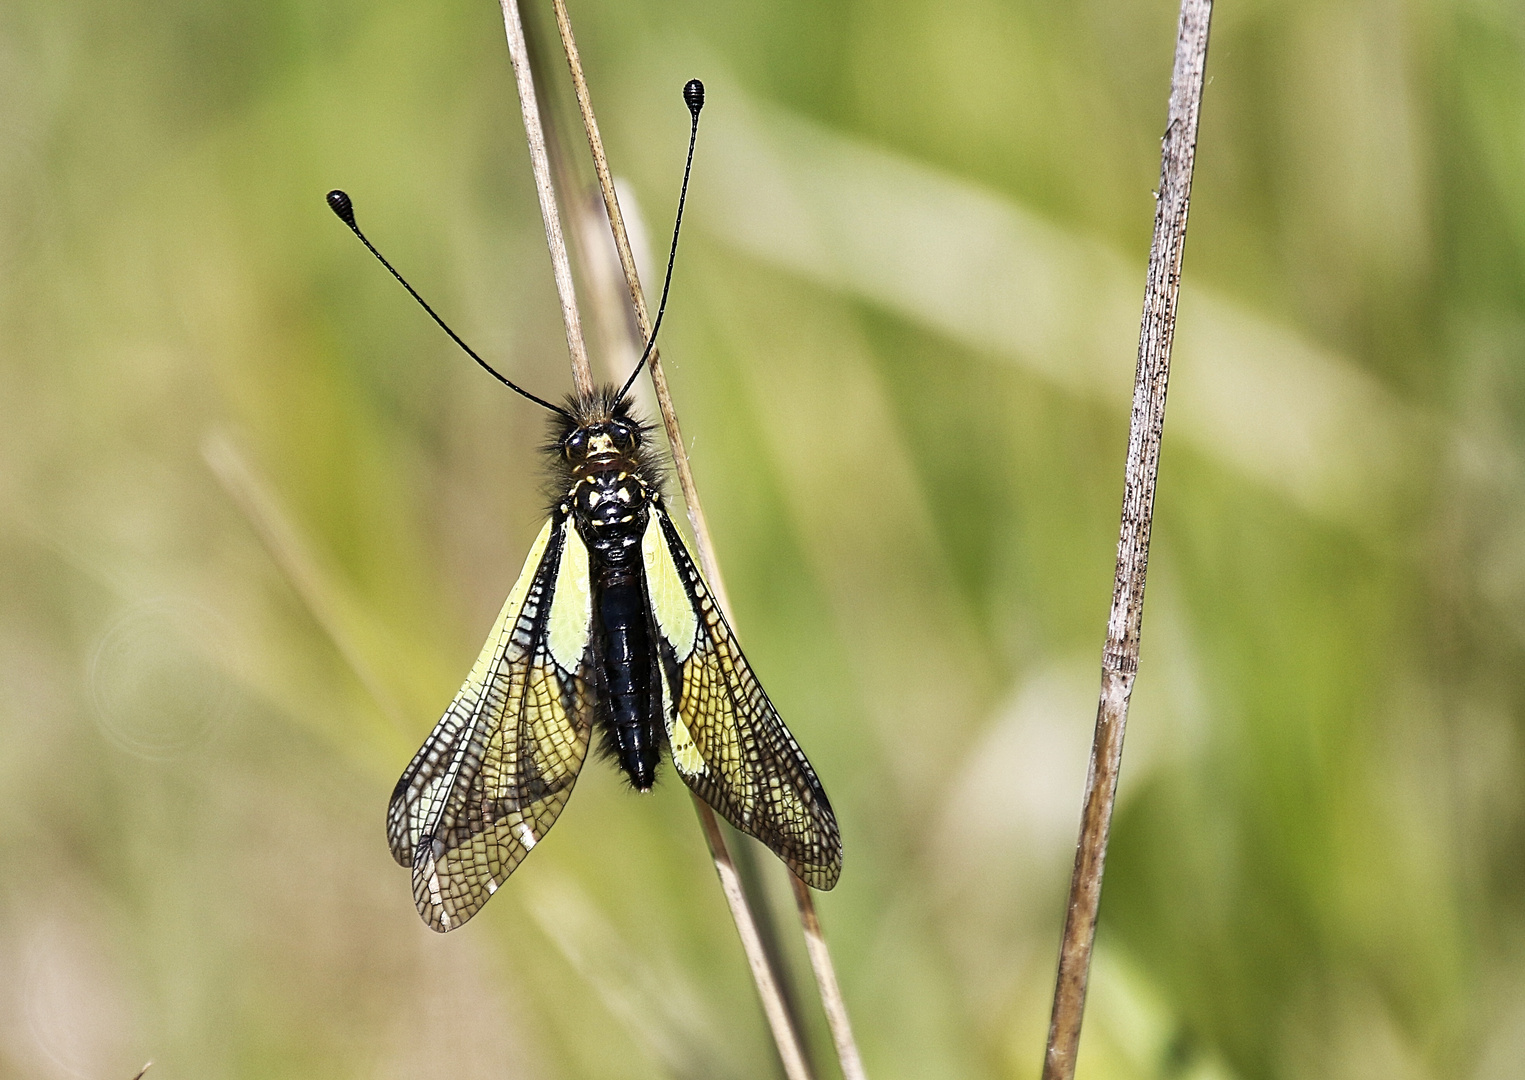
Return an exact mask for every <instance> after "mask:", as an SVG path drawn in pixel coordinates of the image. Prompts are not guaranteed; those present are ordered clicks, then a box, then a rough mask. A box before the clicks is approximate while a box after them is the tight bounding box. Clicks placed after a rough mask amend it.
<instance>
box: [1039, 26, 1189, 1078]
mask: <svg viewBox="0 0 1525 1080" xmlns="http://www.w3.org/2000/svg"><path fill="white" fill-rule="evenodd" d="M1211 18H1212V0H1181V23H1180V31H1179V34H1178V36H1177V39H1176V55H1175V69H1174V72H1173V73H1172V76H1171V81H1170V113H1169V120H1168V123H1167V124H1166V127H1165V137H1164V139H1163V140H1162V146H1161V153H1160V190H1159V194H1158V197H1157V198H1158V201H1157V203H1156V206H1155V215H1154V240H1153V242H1152V243H1151V245H1150V248H1149V278H1148V282H1147V284H1146V285H1145V288H1144V313H1143V320H1142V324H1141V326H1140V328H1139V341H1138V369H1137V373H1136V375H1135V378H1134V384H1133V413H1132V416H1131V418H1130V421H1129V425H1128V463H1127V470H1126V473H1125V477H1124V481H1123V513H1122V526H1121V529H1120V533H1119V536H1118V541H1117V573H1116V576H1115V578H1114V579H1113V585H1112V610H1111V613H1110V614H1109V615H1108V617H1107V644H1106V648H1105V649H1104V650H1103V652H1102V664H1101V698H1100V701H1099V703H1098V705H1097V711H1096V735H1095V739H1094V741H1093V743H1092V745H1091V768H1090V774H1089V776H1088V777H1087V778H1086V794H1085V808H1084V811H1083V813H1082V817H1081V824H1080V842H1079V844H1078V845H1077V848H1076V851H1075V873H1074V876H1073V877H1072V878H1071V880H1070V900H1069V910H1068V912H1067V914H1066V916H1065V921H1064V937H1063V939H1062V940H1061V943H1060V946H1059V973H1058V977H1057V979H1056V983H1055V986H1054V1011H1053V1015H1052V1018H1051V1020H1050V1022H1049V1031H1048V1049H1047V1052H1046V1054H1045V1056H1044V1061H1043V1080H1070V1078H1071V1077H1073V1076H1074V1075H1075V1053H1076V1050H1077V1049H1078V1048H1079V1046H1080V1022H1081V1018H1082V1016H1083V1015H1084V1013H1085V996H1086V980H1087V977H1088V976H1089V974H1090V967H1091V947H1092V945H1093V943H1094V941H1095V938H1096V913H1097V909H1098V906H1099V905H1100V903H1101V879H1102V870H1103V867H1104V864H1105V862H1106V856H1107V834H1108V832H1109V830H1110V828H1111V823H1112V805H1113V801H1114V798H1115V796H1116V794H1117V773H1118V768H1119V766H1120V765H1121V763H1122V753H1123V730H1124V728H1125V727H1126V726H1127V722H1128V700H1129V697H1130V696H1131V695H1132V693H1133V681H1134V678H1135V676H1136V675H1137V673H1138V653H1139V631H1140V628H1141V626H1142V623H1143V615H1144V576H1145V572H1146V571H1147V569H1148V566H1149V526H1150V522H1151V520H1152V518H1153V515H1154V485H1155V478H1156V475H1157V474H1158V471H1159V462H1160V437H1161V435H1162V434H1163V433H1164V428H1165V389H1166V384H1167V383H1168V381H1169V378H1170V345H1171V339H1172V337H1173V335H1174V333H1175V317H1176V295H1177V292H1178V291H1179V288H1180V281H1181V252H1182V248H1183V245H1184V244H1185V241H1186V214H1187V210H1188V209H1189V206H1190V202H1191V173H1192V165H1193V163H1194V161H1195V159H1196V149H1197V117H1198V112H1199V110H1200V108H1201V104H1202V77H1203V71H1204V69H1205V67H1206V63H1207V32H1208V24H1209V22H1210V20H1211Z"/></svg>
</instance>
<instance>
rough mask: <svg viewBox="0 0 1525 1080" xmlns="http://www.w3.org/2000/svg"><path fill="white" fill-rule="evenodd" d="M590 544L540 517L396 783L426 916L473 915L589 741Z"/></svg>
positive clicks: (437, 919) (538, 825)
mask: <svg viewBox="0 0 1525 1080" xmlns="http://www.w3.org/2000/svg"><path fill="white" fill-rule="evenodd" d="M591 626H592V600H591V590H590V587H589V578H588V551H587V548H586V547H584V546H583V543H582V540H581V538H579V536H578V535H577V529H576V528H574V527H573V526H572V524H571V519H570V518H569V517H568V516H567V515H566V514H565V513H563V512H561V511H557V513H556V514H554V515H553V516H552V518H551V520H550V521H548V522H546V525H545V528H544V529H542V530H541V532H540V535H539V537H538V538H537V539H536V540H535V544H534V546H533V547H532V548H531V549H530V553H529V558H528V559H526V560H525V563H524V570H523V572H522V573H521V574H520V575H519V580H518V582H517V583H515V585H514V588H513V591H512V592H510V593H509V597H508V602H507V603H506V604H504V605H503V612H502V614H500V615H499V616H498V621H497V623H496V624H495V625H494V627H493V631H492V635H491V636H490V637H489V638H488V639H487V644H486V645H485V646H484V647H483V649H482V654H481V656H479V657H478V658H477V662H476V665H475V666H474V667H473V668H472V669H471V674H470V675H469V676H468V677H467V679H466V683H465V685H464V686H462V687H461V689H460V691H459V692H458V693H457V694H456V695H455V700H454V701H452V702H451V703H450V708H449V709H447V710H446V711H445V715H444V716H443V717H442V718H441V719H440V722H439V724H438V726H436V727H435V729H434V732H433V734H431V735H430V736H429V738H428V740H427V741H426V742H425V743H424V745H423V748H422V749H420V750H419V752H418V754H417V755H416V756H415V757H414V758H413V761H412V763H411V764H410V765H409V766H408V768H407V770H406V771H405V772H404V773H403V774H402V779H400V780H399V781H398V782H397V787H396V789H395V790H394V791H393V792H392V802H391V805H390V807H389V808H388V810H387V839H388V840H389V841H390V843H391V847H392V855H393V857H394V858H396V860H397V861H398V862H399V863H401V864H402V865H403V866H410V867H412V869H413V898H414V900H415V901H416V902H417V904H418V911H419V914H420V915H422V916H423V918H424V922H426V923H428V924H429V926H430V927H431V928H433V929H435V930H439V931H442V932H443V931H445V930H453V929H454V928H455V927H457V926H460V925H461V924H462V923H464V922H465V921H466V920H467V919H469V918H471V916H473V915H474V914H476V912H477V910H478V909H479V908H481V906H482V905H483V904H485V903H486V902H487V899H488V897H490V896H491V895H492V894H493V893H494V892H496V891H497V889H498V886H499V885H501V884H502V883H503V881H504V879H505V878H507V877H508V875H509V874H511V873H513V871H514V868H515V867H517V866H518V865H519V863H520V862H521V861H523V859H524V857H525V856H526V855H527V854H529V852H530V849H531V848H533V847H534V846H535V845H536V844H537V843H539V842H540V840H541V839H543V838H544V837H545V834H546V832H547V831H548V830H549V829H550V827H551V825H552V824H553V823H554V822H555V821H556V817H557V815H558V814H560V813H561V808H562V807H563V806H564V805H566V801H567V798H568V796H570V795H571V793H572V785H573V784H574V783H575V782H576V780H577V774H578V771H579V770H580V769H581V768H582V763H583V759H584V757H585V756H586V755H587V751H588V735H589V730H590V727H591V723H590V721H591V718H592V714H593V701H592V693H593V684H592V681H591V680H590V678H589V677H588V673H587V671H586V669H585V657H586V656H587V651H588V650H587V647H588V640H589V637H590V634H591Z"/></svg>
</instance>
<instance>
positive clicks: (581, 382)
mask: <svg viewBox="0 0 1525 1080" xmlns="http://www.w3.org/2000/svg"><path fill="white" fill-rule="evenodd" d="M500 4H501V6H502V8H503V27H504V31H505V33H506V35H507V38H508V54H509V60H510V62H511V63H512V65H513V69H514V78H515V81H516V83H517V84H518V90H519V103H520V107H521V109H522V111H523V114H524V130H525V137H526V140H527V142H528V145H529V152H530V162H531V164H532V167H533V169H534V174H535V188H536V191H537V193H538V195H539V198H540V212H541V216H542V217H543V218H544V219H545V235H546V243H547V245H548V246H549V248H550V251H551V261H552V264H553V266H554V269H555V276H556V291H557V295H558V296H559V297H560V300H561V312H562V319H563V321H564V322H565V324H566V332H567V349H568V352H569V354H570V356H571V364H572V376H573V381H574V383H575V384H576V387H577V391H578V393H579V394H592V393H593V390H594V384H593V373H592V369H591V367H590V366H589V363H588V354H587V349H586V346H585V345H584V343H583V337H582V327H581V322H580V320H579V317H578V311H577V298H576V295H575V292H574V290H573V285H572V272H571V265H570V262H569V259H568V256H567V248H566V242H565V240H564V239H563V236H562V231H561V219H560V215H559V213H558V211H557V207H556V193H555V188H554V186H553V185H552V182H551V165H550V156H549V153H548V151H547V148H546V142H545V133H544V131H543V129H542V127H541V120H540V109H539V105H538V103H537V101H536V98H535V84H534V74H533V72H532V70H531V68H530V62H529V50H528V47H527V45H526V42H525V38H524V26H523V22H522V21H521V19H520V15H519V7H518V2H517V0H500ZM557 19H558V22H559V23H560V24H561V25H562V26H563V27H564V28H565V29H564V31H563V34H564V36H566V35H569V34H570V25H569V24H568V23H567V22H566V12H565V9H564V8H561V7H560V6H559V5H558V8H557ZM571 55H573V56H575V52H574V53H572V54H571ZM575 71H576V74H577V76H578V88H579V89H578V96H579V104H583V103H585V101H586V94H587V88H586V84H585V83H583V82H582V80H581V73H582V72H581V66H580V65H577V66H576V67H575ZM590 116H591V112H590V111H589V110H588V109H587V108H586V107H585V108H584V117H585V118H587V117H590ZM593 131H594V134H593V135H592V136H590V137H592V138H596V129H593ZM595 149H596V151H597V152H596V153H595V164H596V166H597V167H598V169H599V180H600V186H601V187H603V188H604V190H605V192H606V195H605V198H606V199H608V200H611V201H612V198H613V190H614V188H613V182H612V180H610V178H609V172H608V165H607V162H606V161H605V159H604V156H603V154H602V144H601V143H598V144H596V147H595ZM618 213H619V211H618V204H617V203H615V204H613V208H612V210H611V214H610V216H611V220H613V221H615V222H616V223H617V224H616V234H615V235H616V238H617V242H618V246H619V250H620V256H621V262H622V263H623V264H624V266H625V272H626V276H627V280H628V281H630V282H632V299H633V300H634V301H635V306H636V312H637V315H638V321H639V325H640V329H641V334H642V335H643V337H644V336H649V335H650V333H651V324H650V320H649V318H648V316H647V313H646V306H645V303H644V300H643V298H642V297H641V294H640V286H639V284H638V283H635V280H636V279H635V277H634V268H635V263H634V259H633V257H632V256H631V254H630V246H629V242H628V240H627V238H626V235H625V229H624V221H623V219H621V218H620V217H618ZM648 362H649V363H650V365H651V368H652V375H653V378H654V379H655V381H656V387H657V398H658V402H659V404H660V406H661V409H662V418H663V421H664V423H665V425H666V428H667V432H668V437H669V439H671V440H672V443H673V447H674V458H675V462H676V464H677V469H678V475H679V483H680V484H681V485H682V486H683V493H684V500H685V502H686V503H687V505H688V507H689V516H690V521H691V523H693V524H694V528H695V534H696V537H697V538H698V539H699V545H700V562H701V564H702V565H703V567H704V571H705V573H706V574H707V575H708V576H709V580H710V587H711V589H713V590H714V593H715V596H716V599H717V600H718V602H719V603H720V605H721V608H722V610H725V611H726V612H727V614H729V605H728V604H727V601H726V596H725V591H724V586H723V585H722V584H721V582H720V579H719V576H718V574H717V573H716V570H715V566H714V558H713V554H712V551H713V548H712V547H711V545H710V543H709V532H708V529H707V528H706V527H705V526H704V523H703V518H702V516H699V514H698V501H697V495H695V494H694V489H693V473H692V470H691V469H690V468H689V464H688V459H687V456H686V455H685V454H683V452H682V451H683V441H682V434H681V432H680V431H679V430H678V427H677V417H676V415H675V414H674V413H673V410H672V400H671V397H670V395H669V394H668V392H667V383H666V380H665V379H663V378H661V376H660V370H661V369H660V367H659V364H658V358H657V354H656V351H655V349H653V351H652V354H651V357H650V359H649V361H648ZM696 517H697V520H695V518H696ZM694 805H695V807H696V809H697V810H698V813H699V819H700V823H701V825H702V826H703V828H704V833H705V839H706V840H707V842H708V843H709V846H710V852H711V854H712V855H713V856H714V859H715V868H716V871H717V872H718V873H719V875H720V882H721V887H722V890H723V892H724V893H725V897H726V902H727V904H728V905H729V907H730V909H731V915H732V918H733V919H734V920H735V922H736V929H737V931H738V933H739V934H740V936H741V939H742V944H743V947H744V948H745V950H746V953H747V960H748V963H749V965H750V967H751V970H752V977H753V981H754V982H755V983H756V984H757V990H758V995H759V996H760V997H761V998H762V1002H763V1009H764V1012H765V1013H766V1015H767V1017H768V1022H769V1025H770V1026H771V1027H772V1029H773V1035H774V1040H775V1042H776V1043H777V1044H778V1051H779V1057H780V1059H781V1060H782V1062H783V1065H784V1071H785V1073H786V1074H787V1075H788V1077H789V1080H810V1070H809V1068H808V1067H807V1065H806V1063H805V1056H804V1051H803V1049H802V1045H801V1043H800V1039H799V1034H798V1032H797V1031H796V1030H795V1029H794V1025H793V1023H792V1021H791V1020H790V1017H789V1012H788V1008H787V1006H786V1005H785V1003H784V1000H783V997H782V995H781V993H780V992H779V988H778V985H777V983H776V982H775V980H774V978H773V971H772V968H771V965H770V964H769V963H768V959H767V954H766V952H765V950H764V949H763V945H762V939H761V937H760V935H759V934H758V931H757V924H756V920H755V919H754V918H753V916H752V913H751V909H750V908H749V907H748V906H747V901H746V896H745V894H744V893H743V891H742V888H741V879H740V877H739V875H738V874H737V872H736V867H735V864H734V863H733V862H732V861H731V857H730V853H729V851H727V849H726V845H725V839H724V836H723V835H722V834H721V831H720V824H719V822H718V821H717V820H716V818H715V814H714V811H712V810H711V809H710V808H709V806H708V805H706V804H705V803H704V802H703V801H702V800H700V799H698V798H697V797H696V798H695V799H694Z"/></svg>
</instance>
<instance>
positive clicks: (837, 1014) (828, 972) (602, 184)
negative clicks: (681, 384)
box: [552, 0, 864, 1080]
mask: <svg viewBox="0 0 1525 1080" xmlns="http://www.w3.org/2000/svg"><path fill="white" fill-rule="evenodd" d="M552 7H553V8H554V9H555V12H556V26H557V29H558V30H559V31H560V33H561V44H562V47H563V49H564V50H565V51H566V57H567V66H568V67H569V68H570V69H571V73H572V86H573V88H574V89H575V91H576V94H577V107H578V110H579V111H580V112H581V113H582V121H583V128H584V130H585V131H586V132H587V136H588V149H589V151H590V152H591V154H592V156H593V168H594V171H595V172H596V173H597V175H598V186H599V190H600V192H601V193H602V194H603V198H604V209H605V211H606V212H607V213H608V216H609V225H610V228H611V230H612V231H613V234H614V247H615V250H616V251H617V252H618V253H619V259H620V266H621V268H622V269H623V270H624V273H625V284H626V286H627V287H628V288H629V290H630V303H631V306H632V307H633V308H634V310H635V316H636V325H637V326H638V327H639V329H640V332H641V336H642V338H643V339H644V338H649V337H650V335H651V318H650V315H649V314H648V313H647V310H646V297H645V293H644V292H643V290H642V289H641V280H640V275H639V274H638V272H637V270H636V265H635V254H634V252H633V251H632V250H631V248H630V238H629V235H628V234H627V232H626V229H625V218H624V215H623V214H622V213H621V211H620V204H619V196H618V194H617V193H616V192H615V188H614V177H613V176H612V174H611V173H610V171H609V159H608V156H607V155H606V154H605V153H604V141H603V138H602V136H600V135H599V131H598V120H597V118H596V117H595V115H594V112H593V99H592V96H591V95H590V94H589V92H588V80H587V78H586V76H585V75H584V74H583V68H582V58H581V56H580V55H579V53H578V51H577V40H576V38H575V37H574V36H573V34H572V20H571V18H570V16H569V15H568V14H567V7H566V0H552ZM647 363H648V365H649V367H650V369H651V381H652V386H653V388H654V389H655V391H656V396H657V407H658V409H659V410H660V412H661V414H662V424H663V427H664V428H665V429H666V431H667V441H668V442H669V444H671V447H672V455H673V468H674V471H675V472H676V473H677V475H678V486H679V488H680V490H681V491H682V492H683V503H684V506H685V507H687V509H688V521H689V525H690V526H691V527H692V529H693V532H694V545H695V547H696V548H697V549H698V554H699V563H700V566H701V567H702V568H703V570H704V575H705V577H706V578H707V579H708V581H709V584H710V588H711V590H712V591H713V592H714V594H715V597H716V600H717V602H718V603H719V604H720V609H721V610H722V611H723V612H724V613H725V616H726V618H727V619H731V618H732V615H731V605H730V599H729V597H728V596H727V594H726V591H725V579H724V578H723V577H722V576H721V573H720V563H719V561H718V560H717V559H716V557H715V545H714V542H713V540H712V539H711V537H710V531H709V525H708V523H707V522H706V521H705V517H704V509H703V507H702V505H701V503H700V501H699V490H698V488H697V487H696V486H695V484H694V472H693V467H692V466H691V465H690V463H689V459H688V448H687V445H686V444H685V443H684V441H683V431H682V428H681V427H680V426H679V424H678V414H677V411H676V410H675V409H674V408H673V402H672V394H671V392H670V391H669V390H668V386H667V376H666V374H665V372H664V371H663V370H662V359H661V354H660V352H659V351H658V349H657V347H656V346H655V345H653V346H652V348H651V354H650V357H649V359H648V361H647ZM733 621H734V620H733ZM695 805H696V806H697V807H699V808H700V812H699V816H700V819H701V821H702V822H703V823H704V826H705V837H706V839H708V840H709V841H710V853H711V855H712V856H713V857H714V859H715V866H716V869H717V871H720V872H721V876H722V880H724V877H725V872H724V871H723V870H721V867H722V865H730V855H729V853H728V852H727V851H726V849H725V839H724V837H723V836H722V835H721V832H720V829H719V828H718V826H716V825H715V823H714V813H713V812H712V811H711V810H710V808H709V807H708V806H706V805H705V804H704V803H703V802H702V801H701V800H698V799H696V800H695ZM732 872H733V873H734V870H733V871H732ZM790 880H791V881H792V883H793V886H794V895H795V902H796V905H797V907H798V909H799V914H800V924H801V927H802V929H803V930H804V934H805V944H806V949H807V951H808V952H809V954H810V966H811V970H812V971H813V972H814V974H815V980H816V988H817V990H818V992H819V993H820V996H821V1005H822V1008H823V1009H824V1011H825V1013H826V1021H827V1024H828V1026H829V1028H830V1030H831V1037H832V1042H833V1044H834V1045H835V1047H836V1051H837V1059H838V1062H839V1064H840V1066H841V1069H842V1075H843V1076H844V1077H845V1078H846V1080H862V1078H863V1076H864V1072H863V1062H862V1058H861V1057H860V1055H859V1053H858V1045H857V1042H856V1041H855V1040H854V1038H853V1033H852V1025H851V1024H850V1023H849V1021H848V1017H847V1004H846V1002H845V1000H844V999H843V997H842V990H841V986H840V984H839V983H838V982H837V975H836V968H835V966H834V965H833V963H832V960H831V951H830V949H829V948H827V945H826V938H825V935H824V934H823V933H822V932H821V923H820V919H819V917H818V916H817V915H816V910H815V899H814V897H813V896H812V895H811V892H810V889H809V887H808V886H806V885H805V884H804V883H803V882H801V881H800V880H799V879H798V878H795V877H794V875H793V874H791V875H790ZM727 895H728V897H729V891H728V893H727ZM739 895H740V893H739V891H738V896H739ZM732 914H733V916H737V930H738V931H741V930H742V924H743V921H746V922H747V923H748V924H750V923H751V914H750V912H746V913H745V915H744V918H743V916H742V915H740V914H739V913H738V911H737V910H736V909H735V908H734V907H733V909H732ZM746 937H747V935H746V933H745V932H743V939H744V940H745V938H746ZM750 948H751V947H750V946H748V949H749V952H748V958H749V960H750V961H751V962H752V967H753V970H754V973H755V972H756V971H757V970H758V968H759V964H758V959H757V958H754V957H753V956H752V955H751V952H750ZM758 948H759V950H761V942H760V941H759V943H758ZM760 990H761V984H759V991H760ZM770 1020H771V1015H770ZM779 1034H780V1033H779V1031H778V1030H777V1029H775V1036H778V1035H779ZM797 1037H798V1036H797V1035H795V1038H797ZM782 1052H783V1044H782V1042H781V1043H780V1053H782Z"/></svg>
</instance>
